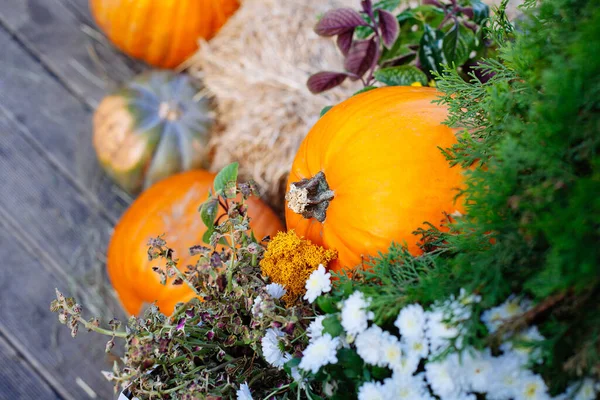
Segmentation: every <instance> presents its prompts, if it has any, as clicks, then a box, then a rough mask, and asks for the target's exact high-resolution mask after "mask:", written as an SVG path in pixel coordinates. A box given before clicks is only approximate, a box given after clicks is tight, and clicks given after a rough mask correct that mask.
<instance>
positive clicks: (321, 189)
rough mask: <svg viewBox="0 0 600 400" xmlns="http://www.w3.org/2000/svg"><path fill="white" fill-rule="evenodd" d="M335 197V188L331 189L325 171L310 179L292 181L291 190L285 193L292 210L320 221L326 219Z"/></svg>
mask: <svg viewBox="0 0 600 400" xmlns="http://www.w3.org/2000/svg"><path fill="white" fill-rule="evenodd" d="M333 197H334V193H333V190H330V189H329V185H328V184H327V180H326V179H325V174H324V173H323V171H321V172H319V173H318V174H316V175H315V176H313V177H312V178H310V179H302V180H301V181H299V182H294V183H292V184H291V185H290V191H289V192H287V193H286V195H285V199H286V201H287V202H288V204H287V206H288V208H289V209H290V210H292V211H293V212H295V213H296V214H301V215H302V216H303V217H304V218H306V219H310V218H315V219H316V220H317V221H319V222H323V221H325V217H326V212H327V207H329V202H330V201H331V200H332V199H333Z"/></svg>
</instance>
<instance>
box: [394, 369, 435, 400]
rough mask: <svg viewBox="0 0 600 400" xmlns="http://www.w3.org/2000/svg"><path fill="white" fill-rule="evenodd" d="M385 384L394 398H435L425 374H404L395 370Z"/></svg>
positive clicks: (421, 399) (424, 399)
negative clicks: (430, 391)
mask: <svg viewBox="0 0 600 400" xmlns="http://www.w3.org/2000/svg"><path fill="white" fill-rule="evenodd" d="M383 386H384V388H385V391H386V392H388V393H390V394H391V398H393V399H398V400H402V399H406V400H414V399H419V400H433V396H431V395H430V394H429V389H428V388H427V383H426V382H425V376H424V374H417V375H404V374H398V373H396V372H394V374H393V375H392V377H391V378H387V379H386V380H385V381H384V384H383Z"/></svg>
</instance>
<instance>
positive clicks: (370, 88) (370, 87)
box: [352, 86, 377, 96]
mask: <svg viewBox="0 0 600 400" xmlns="http://www.w3.org/2000/svg"><path fill="white" fill-rule="evenodd" d="M373 89H377V86H365V87H364V88H362V89H360V90H359V91H358V92H356V93H354V94H353V95H352V96H356V95H357V94H361V93H364V92H368V91H370V90H373Z"/></svg>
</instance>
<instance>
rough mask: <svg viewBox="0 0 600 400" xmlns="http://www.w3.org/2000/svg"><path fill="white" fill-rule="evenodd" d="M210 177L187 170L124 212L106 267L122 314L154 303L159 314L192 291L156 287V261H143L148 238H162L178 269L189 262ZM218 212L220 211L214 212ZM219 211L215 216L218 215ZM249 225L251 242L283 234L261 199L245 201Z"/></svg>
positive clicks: (199, 240) (199, 232)
mask: <svg viewBox="0 0 600 400" xmlns="http://www.w3.org/2000/svg"><path fill="white" fill-rule="evenodd" d="M214 177H215V175H214V174H212V173H210V172H206V171H203V170H195V171H188V172H184V173H181V174H178V175H174V176H172V177H170V178H167V179H164V180H162V181H160V182H158V183H157V184H155V185H153V186H151V187H150V188H149V189H148V190H146V191H145V192H143V193H142V195H141V196H139V197H138V198H137V199H136V200H135V202H134V203H133V204H132V205H131V206H130V207H129V209H128V210H127V211H126V212H125V214H124V215H123V217H122V218H121V220H120V221H119V223H118V224H117V226H116V227H115V230H114V233H113V236H112V238H111V241H110V244H109V247H108V255H107V268H108V274H109V277H110V280H111V282H112V284H113V286H114V288H115V290H116V292H117V294H118V296H119V299H120V300H121V303H122V305H123V307H124V308H125V310H126V311H127V312H128V313H129V314H132V315H137V314H138V313H139V312H140V310H141V308H142V306H143V305H144V304H146V303H152V302H154V301H156V302H157V305H158V307H159V308H160V309H161V311H162V312H164V313H165V314H169V313H171V312H172V311H173V307H174V306H175V304H177V303H178V302H182V301H187V300H189V299H191V298H192V297H193V296H194V293H193V292H192V290H191V289H190V288H189V287H188V286H187V285H179V286H174V285H172V284H171V281H172V279H169V280H168V282H167V285H166V286H165V285H162V284H161V283H160V278H159V276H158V274H157V273H155V272H154V271H152V267H153V266H156V265H159V264H162V265H164V261H162V260H154V261H149V260H148V252H147V251H148V244H147V243H148V239H150V238H153V237H157V236H158V235H161V234H165V236H164V238H165V240H166V241H167V246H169V247H171V248H172V249H174V255H173V257H174V258H178V259H179V260H180V262H179V267H180V268H185V266H187V265H188V264H193V263H194V262H195V258H192V257H191V256H190V255H189V248H190V247H191V246H193V245H197V244H202V235H203V234H204V232H205V231H206V227H205V226H204V224H203V223H202V221H201V219H200V213H199V212H198V208H199V206H200V204H202V202H204V201H205V200H206V199H207V197H208V190H209V189H210V188H211V187H212V184H213V179H214ZM222 212H224V210H223V209H221V210H220V213H222ZM220 213H219V215H220ZM248 214H249V216H250V218H251V221H250V226H251V227H252V229H253V231H254V232H255V234H256V237H257V238H262V237H264V236H266V235H271V236H273V235H275V234H276V233H277V232H278V231H281V230H283V227H282V225H281V222H280V220H279V218H278V217H277V216H276V215H275V213H274V212H273V211H271V209H270V208H269V207H268V206H267V205H266V204H264V203H263V202H262V201H260V200H259V199H257V198H255V197H251V198H249V199H248Z"/></svg>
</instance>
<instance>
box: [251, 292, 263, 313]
mask: <svg viewBox="0 0 600 400" xmlns="http://www.w3.org/2000/svg"><path fill="white" fill-rule="evenodd" d="M262 306H263V299H262V297H260V296H256V298H255V299H254V303H252V315H254V316H255V317H261V318H262V317H263V316H264V314H263V310H262Z"/></svg>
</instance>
